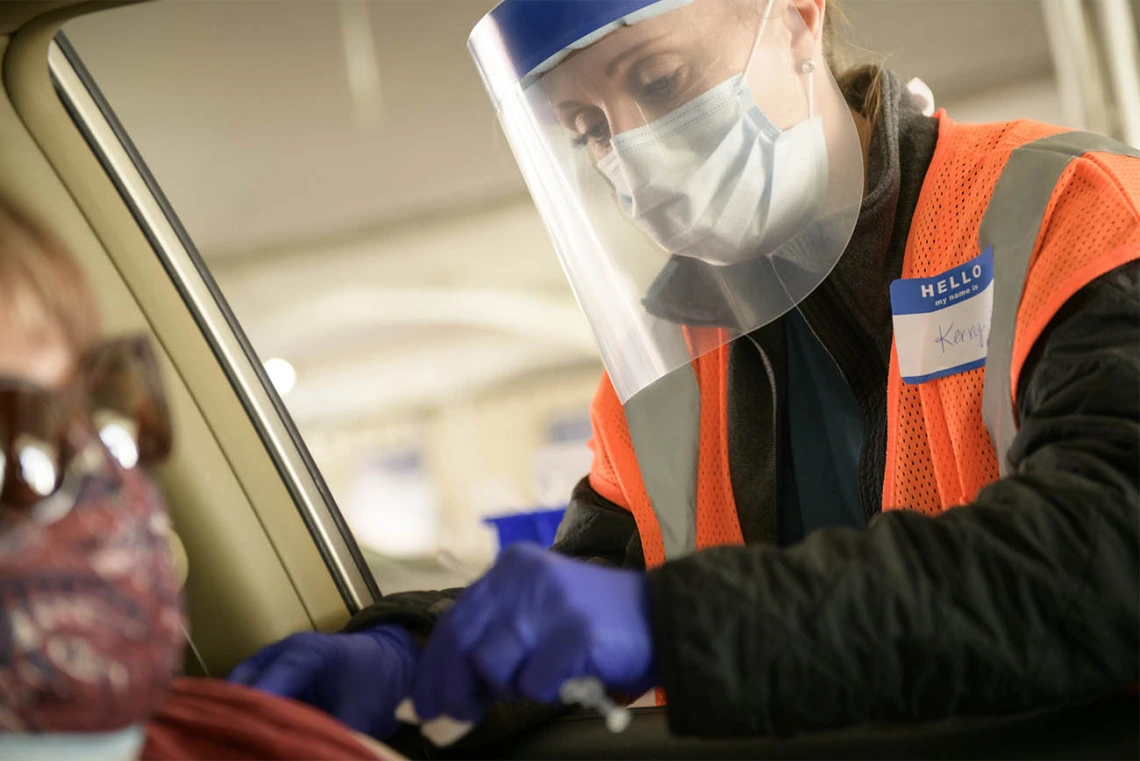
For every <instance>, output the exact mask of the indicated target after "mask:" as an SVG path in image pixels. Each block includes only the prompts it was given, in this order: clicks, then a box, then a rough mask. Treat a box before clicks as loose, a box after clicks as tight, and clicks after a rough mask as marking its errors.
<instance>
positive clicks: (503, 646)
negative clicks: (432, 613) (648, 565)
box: [402, 544, 657, 744]
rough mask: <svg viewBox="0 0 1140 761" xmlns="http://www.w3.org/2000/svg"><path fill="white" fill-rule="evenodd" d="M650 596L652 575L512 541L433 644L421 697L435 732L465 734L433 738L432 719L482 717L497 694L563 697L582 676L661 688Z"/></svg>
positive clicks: (417, 690)
mask: <svg viewBox="0 0 1140 761" xmlns="http://www.w3.org/2000/svg"><path fill="white" fill-rule="evenodd" d="M648 597H649V593H648V586H647V582H646V578H645V574H643V573H640V572H636V571H623V570H617V569H613V568H606V567H603V566H599V565H593V564H590V563H584V562H581V561H577V560H571V559H570V558H567V557H563V556H561V555H557V554H554V553H552V552H548V551H546V550H543V549H541V548H539V547H538V546H536V545H527V544H520V545H512V546H511V547H509V548H508V549H507V550H505V551H504V552H503V554H502V555H501V556H500V557H499V560H498V562H496V563H495V566H494V567H493V568H492V569H491V570H490V571H489V572H488V573H487V575H486V576H484V577H483V578H482V579H480V580H479V581H477V582H476V583H475V584H474V585H473V586H471V587H470V588H469V589H468V590H467V591H465V592H464V593H463V594H462V595H461V596H460V598H459V600H458V601H457V602H456V603H455V605H454V606H453V607H452V608H451V610H449V611H448V612H447V613H446V614H444V615H443V617H442V618H441V619H440V620H439V623H437V624H436V627H435V631H434V632H433V634H432V636H431V639H429V640H428V644H427V646H426V647H425V648H424V652H423V657H422V658H421V659H420V666H419V668H418V669H417V671H416V677H415V682H414V684H413V686H412V701H413V707H414V709H415V711H414V713H415V715H416V716H417V717H418V719H419V720H420V721H422V722H424V733H425V735H428V737H429V739H433V740H436V736H440V735H450V736H448V737H446V738H445V739H444V741H443V742H439V743H438V744H447V743H448V742H450V741H452V740H454V739H457V737H458V736H459V735H460V734H461V731H455V732H452V731H451V729H450V728H449V729H448V730H444V731H442V732H437V733H435V735H436V736H433V733H431V732H429V731H428V730H429V728H431V724H432V720H433V719H435V720H436V723H437V724H439V723H441V722H442V723H448V724H450V725H454V724H455V722H453V721H451V720H458V722H460V723H465V722H474V721H477V720H478V719H479V718H481V716H482V715H483V711H484V709H485V708H486V705H487V703H488V702H489V699H490V698H506V699H517V698H529V699H531V700H538V701H541V702H545V703H557V702H559V691H560V689H561V687H562V684H563V682H565V681H566V680H567V679H571V678H574V677H596V678H598V679H600V680H601V681H602V682H603V683H604V684H605V685H606V686H607V687H609V688H611V689H618V690H622V691H623V692H628V693H631V694H635V695H640V694H642V693H643V692H645V691H646V690H648V689H650V688H651V687H653V686H655V685H656V684H657V674H656V668H655V662H654V661H655V659H654V652H653V650H654V648H653V636H652V632H651V630H650V628H651V627H650V621H649V603H648ZM402 713H404V714H405V715H408V714H410V712H402ZM439 717H446V718H444V719H440V718H439Z"/></svg>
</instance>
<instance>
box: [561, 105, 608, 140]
mask: <svg viewBox="0 0 1140 761" xmlns="http://www.w3.org/2000/svg"><path fill="white" fill-rule="evenodd" d="M570 128H571V130H573V132H574V133H575V137H574V138H573V143H574V145H575V146H578V147H580V148H584V147H586V146H588V145H595V146H604V145H607V144H608V143H609V140H610V125H609V122H608V121H607V120H606V116H605V114H603V113H602V111H601V109H596V108H594V109H588V110H585V111H580V112H578V113H577V114H576V115H575V116H574V118H573V119H572V120H571V125H570Z"/></svg>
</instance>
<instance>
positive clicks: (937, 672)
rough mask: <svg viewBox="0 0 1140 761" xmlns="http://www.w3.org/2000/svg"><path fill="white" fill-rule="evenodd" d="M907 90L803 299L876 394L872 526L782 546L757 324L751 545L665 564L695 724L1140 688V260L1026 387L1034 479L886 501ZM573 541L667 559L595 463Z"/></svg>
mask: <svg viewBox="0 0 1140 761" xmlns="http://www.w3.org/2000/svg"><path fill="white" fill-rule="evenodd" d="M887 85H888V86H887V92H886V96H887V97H886V98H885V100H884V103H885V106H884V113H883V115H882V124H881V125H880V128H879V130H878V131H877V133H876V139H875V141H873V143H872V155H871V165H870V174H871V176H872V178H873V187H872V191H871V192H870V193H869V194H868V196H867V199H866V200H865V202H864V210H863V211H864V213H863V214H862V215H861V217H860V223H859V227H858V228H857V229H856V233H855V236H854V237H853V239H852V245H851V246H850V247H849V249H848V251H847V253H845V255H844V260H843V261H841V263H840V266H839V267H837V268H836V270H835V272H834V273H833V274H832V275H831V276H830V277H829V278H828V281H827V282H825V283H824V285H823V286H821V287H820V288H819V289H818V290H817V291H816V293H814V294H813V295H812V296H811V297H810V298H809V299H807V300H806V301H805V302H804V303H803V304H802V305H801V311H802V313H803V314H804V316H805V318H806V319H807V321H808V323H809V324H810V325H811V327H812V329H813V331H814V332H815V333H816V334H817V336H818V337H819V338H820V340H821V342H822V343H823V344H824V346H825V347H827V348H828V350H829V351H830V352H831V353H832V355H833V357H834V358H835V360H836V362H837V363H838V364H839V366H840V369H841V370H842V371H843V372H844V375H845V377H846V378H847V379H848V382H849V383H850V384H851V386H852V390H853V391H854V392H855V395H856V396H857V397H858V398H859V400H860V403H861V405H862V407H863V412H864V420H865V426H864V430H865V436H866V438H865V441H864V446H863V454H862V458H861V463H860V473H861V479H860V480H861V492H862V493H861V499H862V503H863V506H864V510H865V512H866V514H867V516H868V518H869V519H870V522H869V525H868V528H867V530H865V531H854V530H850V529H823V530H819V531H816V532H814V533H812V534H811V535H809V536H808V537H807V538H806V539H805V540H804V541H802V542H800V543H798V544H796V545H794V546H792V547H787V548H780V547H777V546H775V544H774V541H775V537H776V536H777V535H778V533H777V528H778V527H777V525H776V520H777V519H776V516H777V514H778V511H777V509H776V500H777V494H778V487H777V482H778V479H779V476H780V473H779V469H778V467H777V456H776V455H777V453H778V451H779V447H780V442H779V440H778V439H779V437H778V435H777V432H778V431H780V430H781V428H780V424H779V420H780V419H779V416H780V414H781V410H782V405H783V391H782V386H781V384H782V383H783V373H784V366H785V362H784V359H785V358H784V356H783V346H782V340H781V336H782V334H783V333H782V329H781V326H780V325H779V324H776V325H773V326H769V327H768V328H766V329H763V330H761V331H758V332H757V333H755V334H753V336H752V338H753V341H737V342H736V343H735V344H734V346H733V349H732V353H731V356H730V366H729V402H728V403H729V405H730V406H729V419H730V421H731V422H730V430H729V437H730V470H731V472H732V479H733V487H734V491H735V494H736V500H737V507H738V510H739V512H740V518H741V526H742V529H743V531H744V535H745V539H746V541H747V542H748V544H747V545H746V546H741V547H724V548H718V549H713V550H706V551H703V552H699V553H697V554H695V555H692V556H690V557H688V558H685V559H683V560H679V561H675V562H670V563H667V564H666V565H665V566H663V567H661V568H658V569H655V570H653V571H651V572H649V582H650V590H651V596H652V605H651V609H652V615H653V625H654V630H655V632H656V637H657V649H658V659H659V669H660V673H661V675H662V678H663V682H664V686H665V688H666V690H667V692H668V697H669V701H668V713H669V723H670V726H671V728H672V729H673V731H674V732H676V733H678V734H697V735H708V736H725V735H747V734H760V733H773V734H788V733H794V732H799V731H807V730H817V729H822V728H827V727H838V726H843V725H850V724H855V723H860V722H865V721H871V720H888V719H895V720H910V719H935V718H941V717H945V716H949V715H956V714H981V713H995V712H1012V711H1019V710H1024V709H1029V708H1034V707H1038V706H1045V705H1050V704H1056V703H1061V702H1068V701H1074V700H1080V699H1083V698H1086V697H1091V696H1098V695H1101V694H1104V693H1106V692H1112V691H1114V690H1120V689H1122V688H1126V687H1127V686H1128V685H1130V684H1135V683H1137V682H1140V611H1138V608H1140V490H1138V484H1140V264H1137V263H1132V264H1129V265H1125V266H1123V267H1121V268H1119V269H1117V270H1115V271H1113V272H1111V273H1109V274H1107V275H1105V276H1103V277H1101V278H1099V279H1097V280H1096V281H1094V282H1092V283H1091V284H1090V285H1088V286H1087V287H1085V288H1084V289H1083V290H1081V291H1080V292H1079V293H1078V294H1077V295H1076V296H1074V297H1073V298H1072V299H1071V300H1070V302H1069V303H1068V304H1066V306H1065V307H1064V308H1063V309H1062V310H1061V311H1060V312H1059V313H1058V314H1057V315H1056V317H1055V318H1054V319H1053V321H1052V323H1051V324H1050V326H1049V328H1048V329H1047V331H1046V332H1045V333H1044V335H1043V336H1042V337H1041V339H1040V340H1039V341H1038V343H1037V345H1036V347H1035V348H1034V350H1033V352H1032V353H1031V355H1030V358H1029V360H1028V361H1027V363H1026V365H1025V368H1024V370H1023V372H1022V375H1021V388H1020V389H1019V390H1018V397H1017V398H1018V401H1019V420H1020V424H1021V428H1020V432H1019V434H1018V436H1017V438H1016V440H1015V442H1014V446H1013V449H1012V451H1011V452H1010V459H1011V462H1012V464H1013V472H1012V475H1010V476H1009V477H1007V478H1004V479H1001V480H1000V481H997V482H995V483H993V484H991V485H990V486H988V487H987V488H986V489H984V490H983V491H982V492H981V493H980V494H979V495H978V498H977V500H976V502H975V503H974V504H972V505H969V506H966V507H962V508H958V509H954V510H950V511H948V512H946V513H945V514H943V515H941V516H939V517H936V518H930V517H926V516H923V515H919V514H916V513H910V512H906V511H892V512H889V513H882V514H880V503H881V488H882V482H883V469H884V461H885V449H886V397H885V389H886V385H887V358H888V356H889V348H890V340H891V334H890V314H889V305H888V303H887V302H886V294H887V284H888V283H889V282H890V280H891V279H893V278H895V277H898V274H899V272H900V271H901V264H902V251H903V248H904V247H905V241H906V238H907V234H908V232H909V220H910V217H911V214H912V212H913V209H914V206H915V204H916V203H917V195H918V190H919V188H920V186H921V181H922V178H923V177H924V176H925V172H926V168H927V167H928V166H929V163H930V156H931V154H932V152H933V144H934V135H935V134H936V132H935V127H936V125H935V124H934V123H933V121H932V120H929V119H926V118H925V117H921V116H920V115H918V114H917V112H916V111H914V110H913V108H910V107H909V106H908V103H907V99H906V96H905V95H904V94H903V93H902V88H901V87H900V86H899V83H898V80H897V79H895V78H894V77H890V78H888V82H887ZM884 178H885V179H884ZM882 208H885V209H886V210H887V211H886V212H883V211H881V209H882ZM869 277H870V278H873V279H875V280H876V281H877V287H874V286H875V285H876V283H868V278H869ZM869 285H870V286H872V287H867V286H869ZM555 549H557V550H558V551H560V552H564V553H566V554H569V555H573V556H577V557H586V558H595V559H599V560H602V561H605V562H609V563H612V564H614V565H619V566H623V567H630V568H643V567H644V559H643V556H642V552H641V544H640V540H639V537H638V534H637V530H636V526H635V523H634V521H633V518H632V516H631V515H630V513H629V512H628V511H626V510H623V509H622V508H620V507H618V506H617V505H614V504H613V503H610V502H608V501H607V500H605V499H604V498H602V497H601V496H600V495H598V494H597V493H596V492H594V491H593V490H592V489H591V488H590V486H589V484H588V482H587V481H585V480H583V482H582V483H581V484H579V486H578V488H577V489H576V490H575V493H574V495H573V499H572V500H571V503H570V506H569V508H568V511H567V515H566V518H565V520H564V523H563V525H562V527H561V529H560V531H559V535H558V540H557V544H556V546H555ZM457 592H458V590H449V591H445V592H433V593H412V594H404V595H393V596H391V597H388V598H385V599H384V600H382V601H380V602H379V603H378V604H377V605H375V606H373V607H372V608H369V609H368V610H366V611H363V612H362V613H361V614H359V615H358V616H357V617H356V618H355V619H354V620H353V621H352V623H351V625H350V628H353V629H357V628H365V627H369V626H374V625H377V624H380V623H392V622H398V623H402V624H404V625H406V626H408V627H410V628H411V629H413V630H415V631H419V632H421V633H425V634H426V633H427V632H429V631H430V629H431V626H432V625H433V623H434V620H435V617H436V616H437V615H438V614H439V613H440V612H441V611H442V610H443V609H444V607H445V605H446V602H447V601H449V600H451V599H452V598H454V596H455V594H456V593H457Z"/></svg>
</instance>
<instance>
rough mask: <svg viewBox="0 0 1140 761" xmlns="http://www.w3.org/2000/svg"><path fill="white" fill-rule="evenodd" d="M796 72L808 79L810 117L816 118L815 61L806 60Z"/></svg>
mask: <svg viewBox="0 0 1140 761" xmlns="http://www.w3.org/2000/svg"><path fill="white" fill-rule="evenodd" d="M796 71H798V72H799V73H800V74H803V75H805V76H806V77H807V97H808V117H809V118H812V117H814V116H815V77H814V76H813V75H814V74H815V59H814V58H805V59H804V60H802V61H800V62H799V64H798V65H797V66H796Z"/></svg>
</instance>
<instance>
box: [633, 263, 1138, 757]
mask: <svg viewBox="0 0 1140 761" xmlns="http://www.w3.org/2000/svg"><path fill="white" fill-rule="evenodd" d="M1019 391H1020V393H1019V395H1018V403H1019V419H1020V421H1021V427H1020V430H1019V433H1018V436H1017V438H1016V440H1015V442H1014V445H1013V449H1012V451H1011V454H1010V456H1011V461H1012V463H1013V465H1014V466H1015V470H1014V472H1013V473H1012V474H1011V475H1010V476H1008V477H1006V478H1003V479H1001V480H999V481H997V482H995V483H993V484H991V485H990V486H988V487H987V488H985V489H984V490H982V492H981V493H980V494H979V495H978V497H977V500H976V502H975V503H974V504H971V505H968V506H965V507H961V508H957V509H954V510H950V511H947V512H946V513H944V514H942V515H941V516H939V517H936V518H928V517H925V516H922V515H919V514H916V513H909V512H905V511H894V512H889V513H884V514H882V515H879V516H877V517H876V518H875V520H873V521H872V522H871V524H870V525H869V527H868V528H867V530H866V531H854V530H849V529H828V530H821V531H817V532H815V533H814V534H812V535H811V536H809V537H808V538H807V539H806V540H804V541H803V542H801V543H800V544H799V545H796V546H794V547H791V548H787V549H783V550H781V549H777V548H772V547H755V546H753V547H731V548H723V549H716V550H710V551H705V552H701V553H697V554H695V555H693V556H691V557H689V558H686V559H683V560H680V561H677V562H673V563H668V564H666V565H665V566H663V567H662V568H659V569H657V570H655V571H651V572H650V574H649V579H650V582H649V583H650V590H651V592H650V593H651V607H652V615H653V621H654V625H655V630H656V637H657V647H658V658H659V668H660V672H661V674H662V678H663V681H664V685H665V688H666V692H667V694H668V698H669V707H668V711H669V721H670V725H671V727H672V728H673V731H675V732H677V733H680V734H701V735H748V734H761V733H764V734H790V733H794V732H799V731H806V730H817V729H823V728H827V727H839V726H843V725H849V724H854V723H859V722H865V721H873V720H922V719H936V718H941V717H945V716H949V715H965V714H978V713H996V712H1012V711H1019V710H1023V709H1031V708H1034V707H1038V706H1044V705H1049V704H1057V703H1063V702H1067V701H1073V700H1080V699H1083V698H1086V697H1092V696H1100V695H1103V694H1105V693H1110V692H1112V691H1116V690H1121V689H1126V688H1127V687H1128V686H1129V685H1132V684H1135V683H1136V682H1138V681H1140V656H1138V653H1140V623H1138V618H1140V613H1138V601H1140V561H1138V556H1140V496H1138V488H1137V484H1138V481H1140V266H1138V265H1137V264H1136V263H1132V264H1129V265H1125V266H1123V267H1121V268H1119V269H1117V270H1115V271H1113V272H1110V273H1109V274H1107V275H1105V276H1104V277H1101V278H1099V279H1098V280H1096V281H1094V282H1093V283H1091V284H1090V285H1088V286H1086V287H1085V288H1084V289H1083V290H1082V291H1080V292H1079V293H1078V294H1077V295H1076V296H1074V297H1073V299H1071V300H1070V302H1069V303H1068V304H1067V305H1066V306H1065V308H1064V309H1063V310H1062V311H1061V312H1060V313H1059V314H1058V315H1057V316H1056V317H1055V318H1054V319H1053V321H1052V322H1051V324H1050V328H1049V330H1048V331H1047V332H1046V334H1045V335H1044V336H1043V337H1042V338H1041V339H1040V340H1039V341H1038V343H1037V347H1036V348H1035V351H1034V353H1033V354H1032V355H1031V357H1030V360H1029V362H1028V363H1027V365H1026V371H1025V372H1024V373H1023V376H1022V383H1021V388H1020V390H1019Z"/></svg>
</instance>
